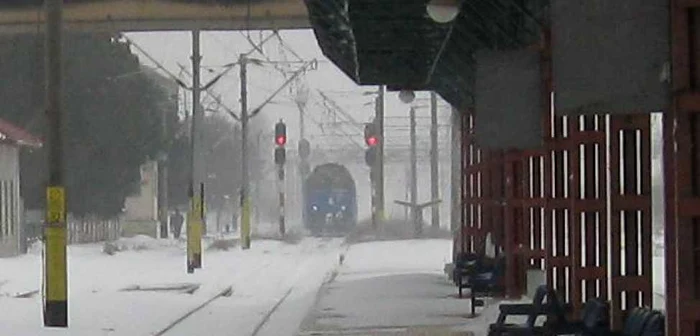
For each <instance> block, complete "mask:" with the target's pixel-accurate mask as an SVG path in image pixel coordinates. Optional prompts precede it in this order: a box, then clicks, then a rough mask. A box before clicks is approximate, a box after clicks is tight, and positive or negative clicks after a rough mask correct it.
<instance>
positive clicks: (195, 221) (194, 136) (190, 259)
mask: <svg viewBox="0 0 700 336" xmlns="http://www.w3.org/2000/svg"><path fill="white" fill-rule="evenodd" d="M199 49H200V48H199V31H198V30H193V31H192V123H191V130H190V137H191V139H190V140H191V141H190V174H191V176H190V185H189V188H188V191H187V192H188V196H189V198H190V211H189V212H188V215H187V273H194V270H195V269H196V268H201V267H202V221H203V218H202V217H203V216H202V214H203V212H204V211H203V204H202V202H201V201H202V197H203V196H204V195H197V192H196V189H200V190H203V187H201V188H197V186H198V185H199V183H200V181H199V178H200V176H199V174H198V173H199V172H198V170H197V161H199V160H198V156H199V153H198V150H197V149H198V144H201V136H200V135H201V132H198V131H199V127H198V125H199V123H200V121H201V119H200V118H201V111H200V106H199V105H200V82H199V80H200V78H199V70H200V69H199V65H200V61H201V55H200V54H199Z"/></svg>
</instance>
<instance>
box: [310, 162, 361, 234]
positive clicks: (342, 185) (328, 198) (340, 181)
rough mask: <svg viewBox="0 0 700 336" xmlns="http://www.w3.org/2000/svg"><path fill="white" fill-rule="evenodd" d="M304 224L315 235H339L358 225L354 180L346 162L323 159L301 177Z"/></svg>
mask: <svg viewBox="0 0 700 336" xmlns="http://www.w3.org/2000/svg"><path fill="white" fill-rule="evenodd" d="M303 206H304V211H303V217H304V226H305V228H306V229H307V230H309V232H310V233H311V234H312V235H314V236H342V235H345V234H347V233H349V232H350V231H351V230H352V229H354V228H355V226H356V225H357V191H356V188H355V181H354V180H353V178H352V176H351V175H350V172H349V171H348V169H347V168H345V166H343V165H340V164H336V163H326V164H322V165H319V166H317V167H316V168H314V170H313V172H311V174H309V176H308V177H307V178H306V180H305V181H304V205H303Z"/></svg>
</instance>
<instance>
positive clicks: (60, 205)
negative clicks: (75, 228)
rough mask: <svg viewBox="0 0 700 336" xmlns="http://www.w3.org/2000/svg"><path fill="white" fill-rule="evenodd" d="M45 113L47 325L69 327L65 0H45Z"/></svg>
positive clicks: (45, 292) (45, 315) (45, 307)
mask: <svg viewBox="0 0 700 336" xmlns="http://www.w3.org/2000/svg"><path fill="white" fill-rule="evenodd" d="M46 22H47V24H46V69H47V70H46V115H47V118H48V124H49V130H48V140H49V143H48V155H49V157H48V159H49V183H48V185H47V187H46V198H47V200H46V206H47V207H46V210H47V211H46V221H45V223H46V226H45V227H44V241H45V249H44V251H45V252H44V253H45V255H44V286H43V288H44V295H43V298H44V316H43V317H44V326H46V327H63V328H65V327H68V270H67V265H66V264H67V256H66V198H65V194H66V192H65V188H64V186H63V139H62V137H63V121H62V106H61V105H62V101H63V90H62V86H63V71H62V64H63V62H62V58H63V57H62V49H63V0H47V1H46Z"/></svg>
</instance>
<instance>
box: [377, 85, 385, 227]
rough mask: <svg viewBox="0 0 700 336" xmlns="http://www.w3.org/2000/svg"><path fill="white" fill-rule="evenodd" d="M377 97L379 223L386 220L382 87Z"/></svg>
mask: <svg viewBox="0 0 700 336" xmlns="http://www.w3.org/2000/svg"><path fill="white" fill-rule="evenodd" d="M378 90H379V95H378V96H377V99H378V104H377V111H376V113H377V115H376V122H377V129H378V130H379V148H377V151H378V152H377V154H378V155H377V156H378V157H377V182H376V188H377V203H376V204H377V213H378V215H379V221H380V222H382V221H384V220H386V213H385V208H384V207H385V204H384V86H383V85H381V86H379V89H378Z"/></svg>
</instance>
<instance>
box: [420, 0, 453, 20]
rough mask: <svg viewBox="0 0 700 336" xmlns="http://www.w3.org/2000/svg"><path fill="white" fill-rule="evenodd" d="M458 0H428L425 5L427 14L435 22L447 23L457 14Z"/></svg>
mask: <svg viewBox="0 0 700 336" xmlns="http://www.w3.org/2000/svg"><path fill="white" fill-rule="evenodd" d="M460 2H461V1H460V0H430V2H429V3H428V5H427V6H426V10H427V12H428V16H429V17H430V18H431V19H432V20H433V21H435V22H437V23H448V22H450V21H452V20H454V19H455V18H456V17H457V14H459V5H460Z"/></svg>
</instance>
